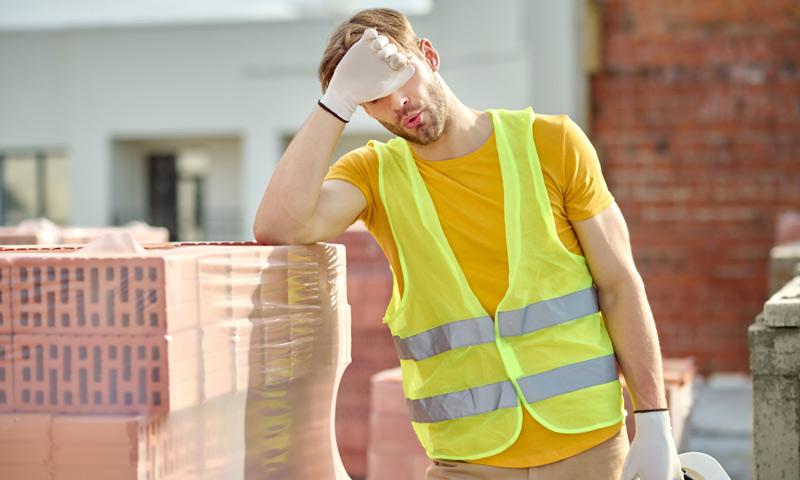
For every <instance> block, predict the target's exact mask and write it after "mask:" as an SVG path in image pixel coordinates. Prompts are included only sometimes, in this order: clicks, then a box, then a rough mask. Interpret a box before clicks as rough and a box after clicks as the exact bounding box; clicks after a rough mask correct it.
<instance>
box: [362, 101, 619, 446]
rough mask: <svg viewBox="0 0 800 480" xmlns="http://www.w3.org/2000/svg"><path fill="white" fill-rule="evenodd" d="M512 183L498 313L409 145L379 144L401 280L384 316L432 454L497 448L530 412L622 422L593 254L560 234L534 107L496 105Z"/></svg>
mask: <svg viewBox="0 0 800 480" xmlns="http://www.w3.org/2000/svg"><path fill="white" fill-rule="evenodd" d="M489 113H490V114H491V116H492V120H493V123H494V132H495V139H496V142H497V149H498V154H499V158H500V167H501V173H502V178H503V189H504V211H505V213H504V215H505V228H506V241H507V249H508V266H509V287H508V291H507V292H506V295H505V296H504V298H503V299H502V300H501V302H500V304H499V305H498V308H497V314H496V321H493V320H492V318H491V316H490V315H489V314H488V313H487V312H486V311H485V309H484V308H483V307H482V306H481V304H480V302H479V301H478V298H477V297H476V296H475V294H474V293H473V292H472V290H471V289H470V287H469V285H468V283H467V280H466V277H465V276H464V273H463V271H462V270H461V268H460V266H459V265H458V262H457V260H456V257H455V255H454V254H453V251H452V250H451V248H450V245H449V244H448V243H447V239H446V238H445V235H444V232H443V231H442V228H441V225H440V223H439V219H438V217H437V215H436V210H435V208H434V205H433V202H432V200H431V198H430V195H429V194H428V191H427V189H426V187H425V184H424V183H423V180H422V177H421V176H420V174H419V172H418V170H417V168H416V165H415V163H414V159H413V157H412V154H411V150H410V149H409V147H408V144H407V143H406V141H404V140H402V139H394V140H391V141H389V142H387V143H386V144H383V143H380V142H374V141H373V142H370V143H371V144H372V145H373V146H374V148H375V150H376V151H377V153H378V159H379V190H380V196H381V200H382V201H383V204H384V205H385V208H386V212H387V215H388V218H389V223H390V225H391V230H392V235H393V236H394V239H395V242H396V243H397V249H398V254H399V259H400V268H401V269H402V272H403V278H404V280H405V288H404V292H403V294H402V296H401V295H400V293H399V292H398V288H397V281H396V280H395V285H394V294H393V296H392V300H391V302H390V304H389V308H388V309H387V312H386V317H385V318H384V321H385V322H386V323H387V324H388V325H389V328H390V329H391V331H392V334H393V335H394V338H395V344H396V346H397V350H398V353H399V356H400V365H401V369H402V373H403V390H404V392H405V396H406V403H407V405H408V410H409V414H410V416H411V421H412V424H413V427H414V430H415V431H416V433H417V436H418V437H419V440H420V442H421V443H422V445H423V446H424V447H425V450H426V452H427V454H428V456H430V457H431V458H443V459H452V460H471V459H476V458H483V457H487V456H490V455H494V454H497V453H499V452H501V451H503V450H505V449H506V448H508V447H509V446H510V445H511V444H512V443H513V442H514V441H515V440H516V439H517V437H518V435H519V432H520V428H521V426H522V415H523V411H522V407H523V406H524V408H525V409H526V410H527V411H528V412H529V413H530V414H531V415H533V417H534V418H535V419H536V420H537V421H539V422H540V423H541V424H542V425H544V426H545V427H547V428H549V429H550V430H553V431H555V432H561V433H580V432H587V431H591V430H595V429H598V428H602V427H607V426H610V425H613V424H615V423H618V422H620V421H621V420H622V416H623V404H622V394H621V387H620V383H619V376H618V373H617V368H616V362H615V358H614V350H613V347H612V345H611V340H610V338H609V336H608V332H607V331H606V328H605V324H604V322H603V318H602V316H601V314H600V311H599V306H598V302H597V294H596V291H595V288H594V282H593V280H592V276H591V274H590V273H589V269H588V267H587V265H586V259H585V258H584V257H582V256H580V255H575V254H573V253H570V252H569V251H568V250H566V249H565V248H564V246H563V245H562V244H561V242H560V241H559V238H558V235H557V233H556V230H555V226H554V221H553V214H552V211H551V209H550V202H549V199H548V196H547V191H546V189H545V184H544V180H543V178H542V171H541V168H540V166H539V157H538V155H537V154H536V148H535V145H534V142H533V133H532V132H533V120H534V115H533V111H532V110H531V109H530V108H529V109H527V110H525V111H519V112H507V111H502V110H497V111H491V110H490V111H489Z"/></svg>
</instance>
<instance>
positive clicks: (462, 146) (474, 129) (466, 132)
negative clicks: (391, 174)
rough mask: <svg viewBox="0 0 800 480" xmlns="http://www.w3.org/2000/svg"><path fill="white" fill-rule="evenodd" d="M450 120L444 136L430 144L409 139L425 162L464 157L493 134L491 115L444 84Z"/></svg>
mask: <svg viewBox="0 0 800 480" xmlns="http://www.w3.org/2000/svg"><path fill="white" fill-rule="evenodd" d="M445 92H446V95H447V121H446V123H445V129H444V132H443V133H442V136H441V137H439V139H438V140H436V141H435V142H433V143H431V144H430V145H419V144H416V143H412V142H409V147H411V151H412V152H414V155H416V156H417V157H419V158H422V159H424V160H426V161H438V160H448V159H451V158H458V157H463V156H464V155H468V154H470V153H472V152H474V151H475V150H477V149H479V148H480V147H481V146H483V144H484V143H486V140H488V139H489V137H490V136H491V135H492V132H493V130H494V127H493V125H492V120H491V116H490V115H489V114H487V113H486V112H481V111H479V110H475V109H472V108H469V107H467V106H466V105H464V104H463V103H461V101H460V100H458V98H456V96H455V95H453V93H452V92H451V91H450V90H449V89H447V88H446V87H445Z"/></svg>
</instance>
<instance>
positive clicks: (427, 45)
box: [419, 38, 439, 72]
mask: <svg viewBox="0 0 800 480" xmlns="http://www.w3.org/2000/svg"><path fill="white" fill-rule="evenodd" d="M419 49H420V51H421V52H422V57H423V58H424V59H425V61H426V62H427V63H428V65H430V66H431V70H432V71H434V72H437V71H438V70H439V53H438V52H437V51H436V49H435V48H433V45H431V41H430V40H428V39H427V38H423V39H422V40H420V41H419Z"/></svg>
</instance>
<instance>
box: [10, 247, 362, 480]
mask: <svg viewBox="0 0 800 480" xmlns="http://www.w3.org/2000/svg"><path fill="white" fill-rule="evenodd" d="M91 247H92V246H90V247H88V248H85V249H84V248H77V247H53V248H38V249H32V248H17V249H5V250H0V478H2V479H25V480H38V479H42V480H44V479H47V480H73V479H75V480H77V479H81V480H86V479H130V480H145V479H146V480H165V479H169V480H172V479H176V480H177V479H180V480H184V479H204V480H205V479H208V480H211V479H218V478H225V479H233V480H237V479H248V480H249V479H271V478H275V479H277V478H280V479H287V480H289V479H301V478H321V479H344V478H347V477H346V475H345V473H344V468H343V467H342V465H341V460H340V459H339V457H338V454H337V453H336V444H335V438H334V434H333V420H332V417H333V409H334V408H335V398H336V394H335V392H336V388H337V386H338V381H339V379H340V378H341V375H342V373H343V371H344V368H345V367H346V365H347V363H348V362H349V358H350V353H349V341H350V339H349V307H348V306H347V303H346V291H345V286H344V285H345V284H344V268H345V267H344V251H343V250H344V249H343V247H341V246H334V245H324V244H317V245H309V246H286V247H268V246H259V245H255V244H192V245H189V244H166V245H161V246H160V247H157V248H156V247H154V248H149V249H147V250H145V249H141V248H138V249H135V250H134V251H124V252H120V251H115V252H104V251H102V249H101V250H99V251H98V250H97V249H96V248H95V249H92V248H91Z"/></svg>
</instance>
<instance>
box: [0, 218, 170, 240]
mask: <svg viewBox="0 0 800 480" xmlns="http://www.w3.org/2000/svg"><path fill="white" fill-rule="evenodd" d="M123 232H125V233H129V234H130V235H132V236H133V238H134V239H135V240H136V241H137V242H139V243H141V244H163V243H166V242H168V241H169V230H167V229H166V228H164V227H154V226H150V225H147V224H146V223H130V224H128V225H122V226H117V227H60V226H58V225H56V224H55V223H53V222H51V221H49V220H47V219H30V220H26V221H24V222H21V223H20V224H19V225H17V226H14V227H0V245H84V244H87V243H90V242H92V241H94V240H96V239H98V238H100V237H102V236H103V235H106V234H109V233H123Z"/></svg>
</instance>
